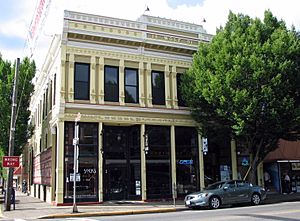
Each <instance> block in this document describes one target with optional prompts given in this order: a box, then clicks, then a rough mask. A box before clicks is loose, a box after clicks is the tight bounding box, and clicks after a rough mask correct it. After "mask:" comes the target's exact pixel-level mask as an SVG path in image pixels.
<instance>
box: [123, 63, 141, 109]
mask: <svg viewBox="0 0 300 221" xmlns="http://www.w3.org/2000/svg"><path fill="white" fill-rule="evenodd" d="M138 100H139V99H138V71H137V70H136V69H130V68H125V102H126V103H138Z"/></svg>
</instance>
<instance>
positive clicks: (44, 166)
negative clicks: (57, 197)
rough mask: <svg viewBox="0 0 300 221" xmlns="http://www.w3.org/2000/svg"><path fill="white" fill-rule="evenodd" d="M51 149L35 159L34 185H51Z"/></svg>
mask: <svg viewBox="0 0 300 221" xmlns="http://www.w3.org/2000/svg"><path fill="white" fill-rule="evenodd" d="M51 152H52V150H51V148H50V149H49V150H47V151H44V152H43V153H41V154H40V155H38V156H36V157H35V158H34V159H33V168H34V170H33V183H34V184H44V185H49V186H50V185H51V172H52V170H51V165H52V157H51Z"/></svg>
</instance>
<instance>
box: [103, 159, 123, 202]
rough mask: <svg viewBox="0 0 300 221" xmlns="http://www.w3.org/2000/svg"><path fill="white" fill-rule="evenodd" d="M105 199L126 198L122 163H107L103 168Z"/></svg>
mask: <svg viewBox="0 0 300 221" xmlns="http://www.w3.org/2000/svg"><path fill="white" fill-rule="evenodd" d="M104 172H105V175H104V180H105V196H106V197H105V199H106V200H108V199H109V200H120V199H127V182H128V180H127V179H126V178H127V175H126V172H127V170H126V167H124V165H122V164H111V165H107V166H106V169H105V171H104Z"/></svg>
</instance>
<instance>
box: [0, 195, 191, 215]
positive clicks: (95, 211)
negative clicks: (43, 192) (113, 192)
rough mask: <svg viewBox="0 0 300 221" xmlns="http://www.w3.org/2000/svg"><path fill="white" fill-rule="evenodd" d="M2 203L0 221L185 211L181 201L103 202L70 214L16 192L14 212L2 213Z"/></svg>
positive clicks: (69, 210)
mask: <svg viewBox="0 0 300 221" xmlns="http://www.w3.org/2000/svg"><path fill="white" fill-rule="evenodd" d="M0 201H1V203H2V205H1V210H2V215H1V214H0V220H13V219H14V218H18V219H25V220H26V219H51V218H67V217H80V216H81V217H82V216H85V217H86V216H109V215H130V214H142V213H161V212H175V211H179V210H184V209H186V208H185V207H184V204H183V201H178V202H176V203H177V204H178V205H176V207H174V205H173V201H164V202H141V201H128V202H122V201H121V202H120V201H119V202H117V201H114V202H105V203H103V204H93V205H79V206H78V205H77V208H78V211H79V213H72V211H73V207H72V206H53V205H51V204H48V203H46V202H43V201H41V200H39V199H37V198H34V197H30V196H27V195H26V194H23V193H20V192H16V210H13V206H12V207H11V208H12V210H11V211H3V210H4V209H5V208H4V204H3V196H0Z"/></svg>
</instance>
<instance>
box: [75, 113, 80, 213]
mask: <svg viewBox="0 0 300 221" xmlns="http://www.w3.org/2000/svg"><path fill="white" fill-rule="evenodd" d="M80 118H81V114H80V113H78V114H77V117H76V118H75V128H74V138H73V145H74V167H73V168H74V169H73V171H74V172H73V177H74V178H73V182H74V183H73V213H78V208H77V204H76V181H77V180H76V179H77V173H78V156H79V148H78V144H79V124H78V121H80Z"/></svg>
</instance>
